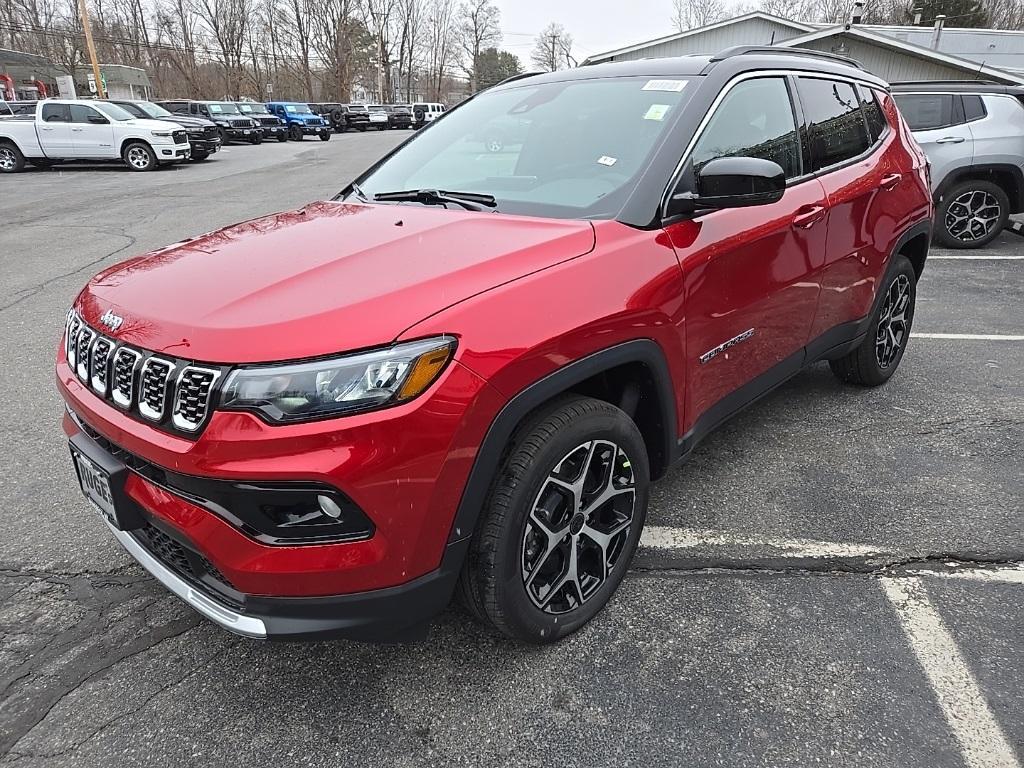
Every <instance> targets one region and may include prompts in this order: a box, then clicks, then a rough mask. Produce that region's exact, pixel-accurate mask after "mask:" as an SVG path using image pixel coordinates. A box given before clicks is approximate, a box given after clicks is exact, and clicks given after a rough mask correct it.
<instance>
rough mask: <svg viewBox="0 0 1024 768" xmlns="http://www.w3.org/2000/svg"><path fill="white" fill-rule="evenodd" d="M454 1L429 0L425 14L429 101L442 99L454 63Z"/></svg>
mask: <svg viewBox="0 0 1024 768" xmlns="http://www.w3.org/2000/svg"><path fill="white" fill-rule="evenodd" d="M455 34H456V30H455V0H431V3H430V8H429V12H428V14H427V40H426V42H427V50H428V55H427V85H428V92H429V95H430V99H431V100H432V101H440V100H441V99H442V98H443V90H444V80H445V75H446V74H447V72H448V70H449V68H450V67H451V66H452V64H453V63H454V61H455V43H456V41H455Z"/></svg>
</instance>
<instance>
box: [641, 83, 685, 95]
mask: <svg viewBox="0 0 1024 768" xmlns="http://www.w3.org/2000/svg"><path fill="white" fill-rule="evenodd" d="M684 87H686V81H685V80H648V81H647V83H646V84H644V87H643V88H642V89H641V90H644V91H671V92H673V93H679V92H680V91H681V90H683V88H684Z"/></svg>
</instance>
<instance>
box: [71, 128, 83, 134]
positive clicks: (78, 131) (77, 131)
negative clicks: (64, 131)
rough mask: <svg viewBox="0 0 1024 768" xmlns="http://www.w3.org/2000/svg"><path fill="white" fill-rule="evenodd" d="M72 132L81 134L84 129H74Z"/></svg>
mask: <svg viewBox="0 0 1024 768" xmlns="http://www.w3.org/2000/svg"><path fill="white" fill-rule="evenodd" d="M71 132H72V133H81V132H82V129H81V128H72V129H71Z"/></svg>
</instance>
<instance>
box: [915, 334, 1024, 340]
mask: <svg viewBox="0 0 1024 768" xmlns="http://www.w3.org/2000/svg"><path fill="white" fill-rule="evenodd" d="M910 338H912V339H954V340H956V341H1024V335H1017V334H999V333H911V334H910Z"/></svg>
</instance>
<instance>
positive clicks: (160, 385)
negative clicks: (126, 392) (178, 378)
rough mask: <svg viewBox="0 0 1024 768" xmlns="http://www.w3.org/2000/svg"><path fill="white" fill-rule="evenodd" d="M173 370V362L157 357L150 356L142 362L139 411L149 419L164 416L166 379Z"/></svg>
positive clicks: (158, 418) (157, 419) (155, 419)
mask: <svg viewBox="0 0 1024 768" xmlns="http://www.w3.org/2000/svg"><path fill="white" fill-rule="evenodd" d="M173 370H174V363H172V362H171V361H170V360H163V359H161V358H159V357H151V358H149V359H148V360H147V361H146V362H144V363H143V364H142V375H141V376H140V377H139V413H141V414H142V415H143V416H145V417H146V418H147V419H149V420H150V421H160V419H162V418H163V417H164V402H165V401H166V400H167V379H168V378H170V375H171V371H173Z"/></svg>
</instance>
